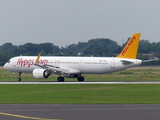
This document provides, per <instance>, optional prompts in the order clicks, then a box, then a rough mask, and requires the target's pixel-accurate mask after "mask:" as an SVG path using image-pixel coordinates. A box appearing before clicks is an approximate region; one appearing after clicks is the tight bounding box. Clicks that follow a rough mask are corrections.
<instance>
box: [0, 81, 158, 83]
mask: <svg viewBox="0 0 160 120" xmlns="http://www.w3.org/2000/svg"><path fill="white" fill-rule="evenodd" d="M0 84H160V81H139V82H0Z"/></svg>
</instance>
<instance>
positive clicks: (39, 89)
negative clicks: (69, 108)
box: [0, 84, 160, 104]
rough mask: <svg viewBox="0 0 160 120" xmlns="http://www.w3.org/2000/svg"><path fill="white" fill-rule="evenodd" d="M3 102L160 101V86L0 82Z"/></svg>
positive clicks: (0, 93)
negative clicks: (7, 83) (10, 83)
mask: <svg viewBox="0 0 160 120" xmlns="http://www.w3.org/2000/svg"><path fill="white" fill-rule="evenodd" d="M0 103H1V104H4V103H5V104H11V103H12V104H159V103H160V85H156V84H152V85H144V84H141V85H122V84H119V85H108V84H105V85H102V84H98V85H95V84H91V85H87V84H86V85H84V84H77V85H75V84H74V85H70V84H68V85H53V84H52V85H30V84H29V85H0Z"/></svg>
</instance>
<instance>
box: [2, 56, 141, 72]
mask: <svg viewBox="0 0 160 120" xmlns="http://www.w3.org/2000/svg"><path fill="white" fill-rule="evenodd" d="M36 58H37V56H18V57H13V58H11V59H10V60H9V61H8V62H7V63H6V64H5V65H4V68H5V69H6V70H8V71H12V72H22V73H32V72H33V70H34V69H36V68H38V66H36V65H34V64H35V61H36ZM122 61H127V62H129V64H124V62H122ZM141 63H142V60H139V59H127V58H126V59H125V58H116V57H48V56H46V57H45V56H41V58H40V60H39V64H41V65H52V66H56V67H61V68H68V69H75V70H78V71H80V73H81V74H105V73H111V72H116V71H120V70H123V69H126V68H130V67H134V66H136V65H140V64H141Z"/></svg>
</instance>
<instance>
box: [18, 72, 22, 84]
mask: <svg viewBox="0 0 160 120" xmlns="http://www.w3.org/2000/svg"><path fill="white" fill-rule="evenodd" d="M21 75H22V72H19V74H18V78H17V80H18V81H19V82H20V81H21Z"/></svg>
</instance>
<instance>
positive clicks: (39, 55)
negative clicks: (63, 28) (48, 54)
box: [36, 53, 41, 63]
mask: <svg viewBox="0 0 160 120" xmlns="http://www.w3.org/2000/svg"><path fill="white" fill-rule="evenodd" d="M40 57H41V53H39V54H38V56H37V59H36V63H38V62H39V59H40Z"/></svg>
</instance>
